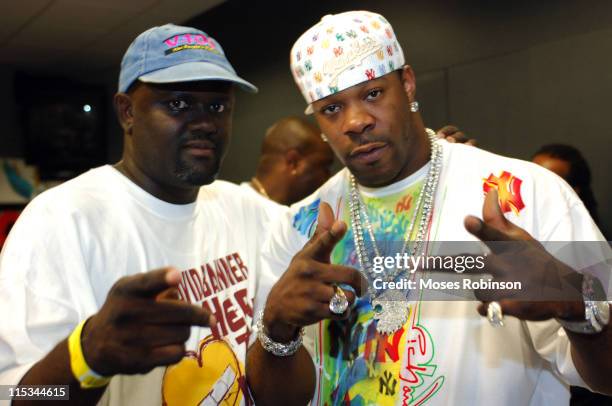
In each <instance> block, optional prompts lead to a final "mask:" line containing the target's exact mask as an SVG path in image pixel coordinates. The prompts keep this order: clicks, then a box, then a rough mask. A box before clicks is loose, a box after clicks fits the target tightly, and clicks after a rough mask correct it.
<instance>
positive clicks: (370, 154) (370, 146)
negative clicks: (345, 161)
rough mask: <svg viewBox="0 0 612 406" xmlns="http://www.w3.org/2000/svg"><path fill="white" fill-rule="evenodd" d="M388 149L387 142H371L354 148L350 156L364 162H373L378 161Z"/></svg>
mask: <svg viewBox="0 0 612 406" xmlns="http://www.w3.org/2000/svg"><path fill="white" fill-rule="evenodd" d="M386 149H387V144H386V143H384V142H370V143H367V144H364V145H360V146H358V147H357V148H355V149H353V150H352V151H351V153H350V154H349V158H350V159H351V160H352V161H357V162H359V163H362V164H371V163H374V162H376V161H378V160H379V159H380V158H381V157H382V155H383V154H384V153H385V151H386Z"/></svg>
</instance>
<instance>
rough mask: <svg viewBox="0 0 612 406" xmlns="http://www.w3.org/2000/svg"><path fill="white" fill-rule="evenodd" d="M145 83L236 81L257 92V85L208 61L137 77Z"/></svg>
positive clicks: (251, 91) (186, 64) (185, 64)
mask: <svg viewBox="0 0 612 406" xmlns="http://www.w3.org/2000/svg"><path fill="white" fill-rule="evenodd" d="M138 80H140V81H141V82H145V83H177V82H195V81H199V80H221V81H227V82H233V83H236V84H237V85H238V86H240V88H242V89H243V90H245V91H247V92H249V93H257V87H255V86H254V85H253V84H252V83H249V82H247V81H246V80H244V79H242V78H241V77H239V76H238V75H236V74H235V73H233V72H230V71H228V70H227V69H224V68H222V67H220V66H218V65H215V64H213V63H209V62H186V63H182V64H180V65H175V66H171V67H169V68H164V69H159V70H156V71H153V72H150V73H147V74H145V75H142V76H140V77H139V78H138Z"/></svg>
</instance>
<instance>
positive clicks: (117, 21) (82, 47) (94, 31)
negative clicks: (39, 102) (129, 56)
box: [0, 0, 224, 74]
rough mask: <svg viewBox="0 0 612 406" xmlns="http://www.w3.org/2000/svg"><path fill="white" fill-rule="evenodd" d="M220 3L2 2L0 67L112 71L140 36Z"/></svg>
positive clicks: (202, 0) (161, 0)
mask: <svg viewBox="0 0 612 406" xmlns="http://www.w3.org/2000/svg"><path fill="white" fill-rule="evenodd" d="M223 1H224V0H17V1H9V0H1V4H0V50H1V52H0V64H10V65H14V66H16V67H19V68H25V69H30V70H36V71H46V72H48V73H63V74H66V73H69V72H75V73H81V74H82V73H84V72H85V73H87V72H90V73H91V72H99V71H103V70H107V69H109V68H115V67H117V66H118V65H119V62H120V60H121V56H122V55H123V53H124V52H125V50H126V49H127V47H128V45H129V44H130V42H131V41H132V40H133V39H134V38H135V37H136V35H138V34H139V33H140V32H142V31H144V30H145V29H147V28H150V27H152V26H154V25H159V24H164V23H167V22H174V23H181V22H183V21H186V20H188V19H190V18H192V17H194V16H196V15H199V14H201V13H203V12H204V11H207V10H209V9H211V8H213V7H215V6H216V5H218V4H220V3H222V2H223Z"/></svg>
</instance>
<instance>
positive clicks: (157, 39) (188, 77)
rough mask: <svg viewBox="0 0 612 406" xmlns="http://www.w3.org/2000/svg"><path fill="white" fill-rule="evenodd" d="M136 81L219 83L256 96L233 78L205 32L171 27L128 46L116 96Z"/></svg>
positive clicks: (142, 36)
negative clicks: (237, 87) (209, 81)
mask: <svg viewBox="0 0 612 406" xmlns="http://www.w3.org/2000/svg"><path fill="white" fill-rule="evenodd" d="M136 80H140V81H141V82H145V83H176V82H192V81H199V80H221V81H228V82H233V83H236V84H237V85H238V86H240V87H241V88H242V89H244V90H246V91H248V92H251V93H256V92H257V88H256V87H255V86H253V85H252V84H251V83H249V82H247V81H246V80H244V79H242V78H241V77H239V76H238V75H237V74H236V71H235V70H234V68H233V67H232V65H231V64H230V63H229V61H228V60H227V58H226V57H225V53H224V52H223V49H222V48H221V45H219V43H218V42H217V41H216V40H215V39H214V38H212V37H210V36H209V35H208V34H206V33H205V32H204V31H200V30H198V29H195V28H192V27H182V26H179V25H174V24H166V25H162V26H160V27H153V28H150V29H148V30H147V31H145V32H143V33H142V34H140V35H139V36H138V37H136V39H135V40H134V41H133V42H132V43H131V44H130V46H129V48H128V49H127V51H126V52H125V55H123V59H122V61H121V72H120V73H119V92H126V91H127V90H128V89H129V87H130V86H131V85H132V84H133V83H134V82H135V81H136Z"/></svg>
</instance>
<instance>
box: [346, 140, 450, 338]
mask: <svg viewBox="0 0 612 406" xmlns="http://www.w3.org/2000/svg"><path fill="white" fill-rule="evenodd" d="M426 131H427V135H428V136H429V140H430V143H431V158H430V162H431V164H430V167H429V170H428V171H427V177H426V179H425V182H424V184H423V186H422V189H421V192H420V193H419V197H418V199H417V203H416V206H415V207H414V212H413V215H412V219H411V222H410V225H409V226H408V229H407V230H406V234H405V236H404V244H403V246H402V252H401V254H400V255H403V253H404V252H405V251H406V248H407V247H408V241H410V237H412V234H413V232H414V227H415V224H416V219H417V217H418V213H419V212H421V210H422V211H423V214H422V215H421V220H420V222H419V227H418V229H417V235H416V238H415V240H414V241H413V242H412V244H411V246H410V250H409V255H410V256H415V255H416V254H417V253H421V252H422V250H423V249H424V243H425V242H424V239H425V233H426V232H427V228H428V226H429V221H430V219H431V213H432V209H433V199H434V196H435V193H436V188H437V186H438V180H439V178H440V172H441V170H442V146H441V145H440V144H439V143H437V142H436V134H435V133H434V132H433V131H432V130H430V129H426ZM349 182H350V183H349V195H350V196H349V211H350V216H351V227H352V229H353V241H354V244H355V250H356V252H357V258H358V259H359V264H360V265H361V270H362V272H363V273H364V274H365V275H366V277H367V278H368V280H369V283H370V286H369V287H368V294H369V296H370V301H371V304H372V308H373V309H374V319H376V320H377V321H378V323H377V325H376V329H377V330H378V332H379V333H381V334H392V333H394V332H395V331H397V330H399V329H400V328H401V327H402V326H403V325H404V324H405V323H406V321H407V320H408V315H409V302H408V298H407V297H406V295H405V294H404V293H402V292H401V291H399V290H396V289H393V290H383V291H382V292H379V291H377V290H376V289H375V288H374V286H373V281H374V279H376V278H377V277H380V276H379V275H378V274H377V273H376V272H375V271H374V268H373V266H372V261H371V260H370V258H369V256H368V252H367V250H366V246H365V239H364V232H363V228H364V226H365V228H366V230H367V232H368V235H369V237H370V240H371V242H372V247H373V249H374V253H375V254H376V255H377V256H378V257H381V254H380V251H379V249H378V246H377V244H376V239H375V238H374V230H373V228H372V224H371V222H370V219H369V216H368V214H367V209H366V207H365V204H364V203H363V201H362V199H361V194H360V193H359V189H358V187H357V181H356V180H355V177H354V176H353V175H352V174H350V177H349ZM362 224H363V225H362ZM402 272H403V270H400V269H397V268H396V269H394V270H393V271H391V272H389V273H386V274H384V276H383V277H382V279H383V280H384V281H387V282H392V281H394V280H395V279H396V278H397V277H398V276H399V275H400V274H401V273H402Z"/></svg>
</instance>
